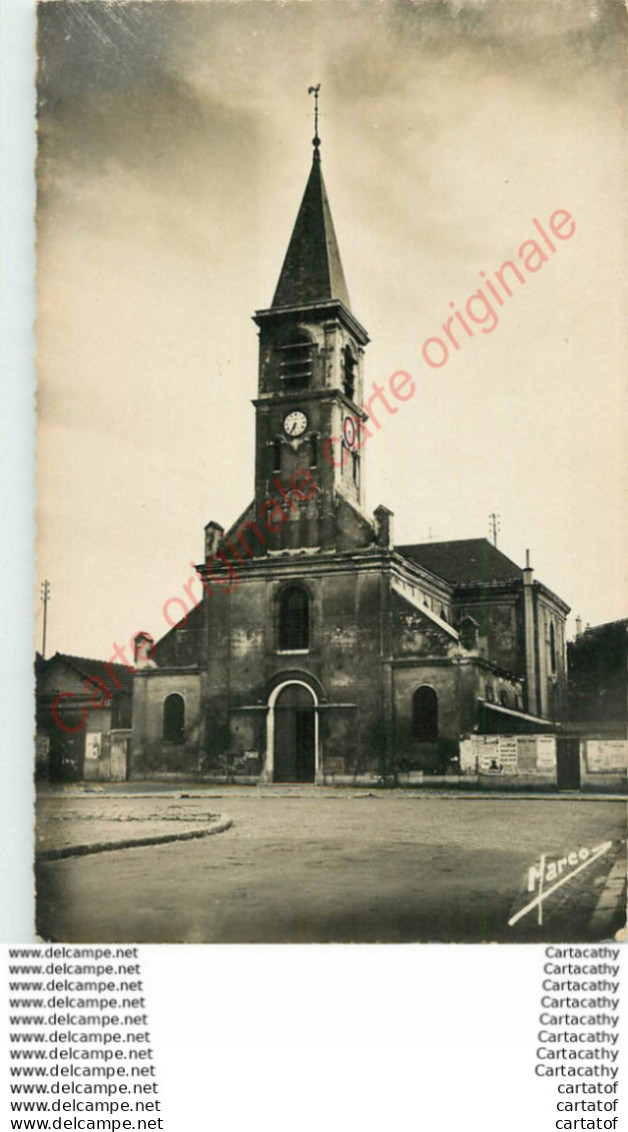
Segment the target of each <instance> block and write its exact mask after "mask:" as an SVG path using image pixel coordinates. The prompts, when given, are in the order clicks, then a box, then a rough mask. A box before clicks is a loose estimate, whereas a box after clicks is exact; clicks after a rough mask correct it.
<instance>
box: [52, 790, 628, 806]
mask: <svg viewBox="0 0 628 1132" xmlns="http://www.w3.org/2000/svg"><path fill="white" fill-rule="evenodd" d="M210 790H211V793H210ZM48 798H64V799H66V800H67V799H70V800H72V801H77V800H78V799H79V798H100V799H102V798H131V799H135V798H176V799H177V800H185V801H187V800H188V799H199V798H202V799H215V798H257V799H259V798H298V799H299V800H303V799H311V798H316V799H320V798H326V799H329V798H345V799H347V798H350V799H353V800H357V799H362V798H399V799H401V798H403V799H404V800H406V801H408V800H410V801H423V800H424V799H430V798H451V799H454V798H455V799H457V800H458V801H465V800H468V801H473V802H478V801H483V802H484V801H486V802H488V801H491V802H498V801H500V802H624V803H625V802H626V800H627V799H626V795H625V794H593V793H590V794H589V793H586V794H580V793H579V792H577V791H576V792H574V793H571V792H569V793H561V794H550V793H547V794H546V793H536V792H534V791H530V793H527V794H524V793H523V792H516V791H513V792H512V793H511V792H510V791H498V790H490V791H472V790H453V789H452V790H438V789H432V788H429V789H425V790H421V791H418V790H408V788H407V787H398V788H396V789H387V790H384V789H382V788H381V787H375V788H369V787H366V786H365V787H364V789H363V790H360V791H359V792H357V793H356V792H355V789H352V788H351V787H335V788H331V789H330V788H329V787H317V788H316V792H314V788H313V789H311V790H298V789H293V788H291V787H288V788H287V789H286V790H285V791H283V790H275V789H273V788H272V787H270V788H266V789H262V790H259V789H251V788H246V787H244V788H243V787H237V786H236V787H234V788H233V789H229V788H227V790H226V791H225V790H224V789H221V788H220V787H218V788H216V787H214V788H213V789H212V788H211V787H210V789H209V790H207V791H205V790H203V791H198V788H197V789H196V790H195V789H194V788H192V789H191V790H190V791H185V792H181V790H154V791H149V790H142V791H139V790H138V791H134V792H131V791H129V792H126V791H125V792H122V791H113V790H112V791H108V790H102V791H100V790H99V791H92V790H77V791H76V792H74V791H73V792H70V791H67V792H66V791H64V792H59V793H57V792H56V791H55V792H52V791H51V792H49V793H48V792H47V793H42V794H40V795H39V799H38V800H39V801H44V800H46V799H48Z"/></svg>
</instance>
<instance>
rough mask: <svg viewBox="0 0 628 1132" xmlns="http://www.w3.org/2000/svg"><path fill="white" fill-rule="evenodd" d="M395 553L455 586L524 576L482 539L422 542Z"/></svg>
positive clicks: (401, 548)
mask: <svg viewBox="0 0 628 1132" xmlns="http://www.w3.org/2000/svg"><path fill="white" fill-rule="evenodd" d="M396 550H398V551H399V553H400V554H403V555H405V557H406V558H410V559H412V561H413V562H418V564H419V566H423V567H424V568H425V569H426V570H430V571H431V573H432V574H437V575H438V576H439V577H441V578H445V580H446V581H447V582H451V583H452V584H454V585H456V584H464V583H465V582H466V583H471V582H479V583H481V582H510V581H512V580H513V579H515V578H522V577H523V570H522V569H521V567H520V566H517V564H516V562H513V561H512V559H511V558H507V557H506V555H505V554H502V552H501V550H498V549H497V547H495V546H493V545H492V543H490V542H489V541H488V539H485V538H467V539H456V540H455V541H454V542H422V543H417V544H416V545H414V546H398V547H396Z"/></svg>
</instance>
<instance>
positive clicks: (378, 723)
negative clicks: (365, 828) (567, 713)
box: [130, 138, 568, 784]
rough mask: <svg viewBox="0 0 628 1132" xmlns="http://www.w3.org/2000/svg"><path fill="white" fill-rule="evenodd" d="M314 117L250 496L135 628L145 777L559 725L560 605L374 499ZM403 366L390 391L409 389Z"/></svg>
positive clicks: (384, 777) (397, 751)
mask: <svg viewBox="0 0 628 1132" xmlns="http://www.w3.org/2000/svg"><path fill="white" fill-rule="evenodd" d="M319 144H320V143H319V141H318V138H315V140H314V157H313V162H312V168H311V172H310V175H309V178H308V181H307V185H306V189H305V194H304V196H303V200H302V202H301V206H300V209H299V212H298V216H297V220H296V224H295V227H294V230H293V233H292V237H291V240H290V243H289V246H288V250H287V253H286V257H285V260H284V263H283V267H282V270H281V274H280V278H279V282H278V285H277V288H276V291H275V295H274V298H273V302H272V305H271V306H270V308H268V309H264V310H260V311H258V312H257V313H256V315H255V322H256V324H257V327H258V332H259V378H258V393H257V398H256V400H255V401H254V406H255V413H256V442H255V491H254V498H253V500H252V502H251V504H250V506H249V507H248V509H247V510H246V511H245V513H244V514H243V515H241V516H240V517H239V518H238V520H237V521H236V522H235V523H234V524H233V525H232V526H231V527H230V528H228V529H224V528H223V527H222V526H221V525H220V524H219V523H217V522H215V521H213V520H212V521H210V522H209V523H208V524H207V527H206V528H205V560H204V562H202V563H200V564H199V565H198V566H197V570H198V573H199V575H200V578H201V580H202V583H203V599H202V601H201V602H200V603H199V604H198V605H197V606H196V607H195V608H194V609H193V610H192V611H191V613H189V614H188V616H187V617H186V618H184V619H183V620H182V621H181V622H180V623H179V624H178V625H176V626H175V627H174V628H173V629H172V630H171V631H170V632H169V633H168V634H167V635H166V636H165V637H163V638H162V639H161V640H160V641H158V642H157V643H154V642H153V641H152V639H150V638H149V637H147V636H146V635H140V636H139V637H138V638H137V640H136V659H135V666H136V672H135V676H134V691H133V735H132V748H131V769H130V773H131V777H134V778H160V777H170V776H175V777H182V778H183V777H185V778H189V777H193V776H201V777H204V778H208V779H210V780H211V779H214V778H215V779H216V780H222V781H224V780H225V779H227V780H232V781H242V782H315V783H320V784H323V783H326V784H333V783H367V782H395V781H400V780H403V776H404V775H408V776H410V777H411V776H412V774H413V772H422V773H444V772H445V771H446V770H447V769H448V768H455V767H456V765H457V757H458V744H459V741H460V739H461V737H462V736H464V735H469V734H471V733H473V732H477V731H480V732H484V733H487V732H493V733H499V732H502V733H503V732H509V733H512V732H515V733H517V732H525V731H528V732H536V733H538V732H539V731H550V730H554V729H555V728H556V727H557V726H558V725H559V723H560V719H561V717H562V713H563V707H564V698H565V682H566V664H565V618H566V615H567V613H568V607H567V605H566V604H565V603H564V602H563V601H562V600H561V599H560V598H558V597H557V596H556V595H555V594H553V593H552V592H551V591H550V590H548V589H547V588H546V587H545V586H543V585H542V584H540V583H539V582H538V581H535V579H534V576H533V571H532V569H531V568H530V566H529V565H527V566H526V567H525V568H521V567H519V566H517V565H516V564H515V563H514V562H512V561H511V560H510V559H508V558H507V557H506V556H505V555H503V554H502V553H501V552H500V551H498V550H497V549H496V548H495V547H494V546H492V545H491V544H490V543H489V542H488V541H487V540H485V539H471V540H463V541H456V542H447V543H424V544H417V545H407V546H395V544H394V540H393V521H392V520H393V516H392V513H391V512H390V511H389V510H388V509H387V508H386V507H383V506H381V507H378V508H377V509H376V511H375V512H374V514H373V515H372V516H371V515H369V514H368V513H367V512H366V510H365V505H364V488H363V484H364V459H365V447H364V437H365V435H367V425H368V419H369V413H368V408H369V403H368V402H365V389H364V353H365V350H366V347H367V345H368V341H369V339H368V334H367V332H366V330H365V329H364V327H363V326H362V325H361V324H360V322H359V321H358V320H357V318H356V317H355V315H354V314H353V313H352V310H351V305H350V301H349V296H348V291H347V286H346V283H345V278H344V273H343V268H342V263H341V259H340V253H339V249H338V243H337V240H336V235H335V231H334V226H333V222H332V217H331V211H330V207H329V202H328V198H327V194H326V190H325V185H324V181H323V176H322V169H321V161H320V152H319ZM409 380H410V379H409V377H408V375H405V374H402V373H399V374H396V375H393V378H391V382H390V388H389V390H388V395H389V396H390V397H391V398H397V400H399V401H403V400H405V399H407V396H408V388H407V382H408V381H409Z"/></svg>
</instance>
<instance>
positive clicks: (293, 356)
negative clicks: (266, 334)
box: [279, 331, 312, 393]
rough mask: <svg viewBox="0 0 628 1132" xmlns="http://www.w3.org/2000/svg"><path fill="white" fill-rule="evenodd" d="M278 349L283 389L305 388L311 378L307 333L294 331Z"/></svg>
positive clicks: (310, 349)
mask: <svg viewBox="0 0 628 1132" xmlns="http://www.w3.org/2000/svg"><path fill="white" fill-rule="evenodd" d="M279 350H280V358H281V361H280V371H279V374H280V378H281V383H282V386H283V389H284V391H285V392H286V393H292V392H293V391H294V390H297V389H307V388H308V386H309V384H310V382H311V380H312V343H311V341H310V338H309V337H308V335H307V334H305V333H304V332H303V331H295V332H294V334H293V335H292V336H291V337H290V339H289V340H288V341H286V342H285V343H284V344H283V345H281V346H280V347H279Z"/></svg>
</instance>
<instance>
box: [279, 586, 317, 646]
mask: <svg viewBox="0 0 628 1132" xmlns="http://www.w3.org/2000/svg"><path fill="white" fill-rule="evenodd" d="M309 647H310V602H309V597H308V594H307V591H306V590H304V589H303V586H288V587H287V588H286V589H285V590H282V592H281V594H280V596H279V648H280V649H282V650H287V651H294V650H298V649H308V648H309Z"/></svg>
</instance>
